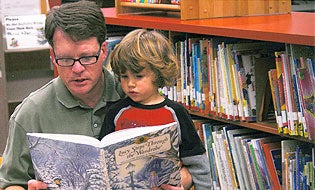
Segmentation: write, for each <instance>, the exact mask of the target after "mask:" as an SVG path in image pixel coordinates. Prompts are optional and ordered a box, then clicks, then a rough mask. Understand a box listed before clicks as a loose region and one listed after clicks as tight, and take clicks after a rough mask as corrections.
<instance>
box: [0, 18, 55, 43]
mask: <svg viewBox="0 0 315 190" xmlns="http://www.w3.org/2000/svg"><path fill="white" fill-rule="evenodd" d="M45 19H46V16H45V15H44V14H37V15H25V16H6V17H4V18H3V25H4V30H5V39H6V42H7V49H22V48H41V47H47V48H48V47H49V45H48V43H47V40H46V38H45V32H44V27H45Z"/></svg>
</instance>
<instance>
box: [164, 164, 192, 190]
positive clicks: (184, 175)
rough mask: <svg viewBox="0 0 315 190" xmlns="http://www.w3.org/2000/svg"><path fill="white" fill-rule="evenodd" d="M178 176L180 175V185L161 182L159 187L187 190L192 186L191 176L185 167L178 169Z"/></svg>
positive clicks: (171, 189)
mask: <svg viewBox="0 0 315 190" xmlns="http://www.w3.org/2000/svg"><path fill="white" fill-rule="evenodd" d="M180 176H181V181H180V182H181V184H182V185H181V186H180V187H176V186H171V185H167V184H162V185H161V189H163V190H189V189H190V188H191V187H192V184H193V182H192V177H191V175H190V173H189V171H188V169H187V168H185V167H182V168H181V169H180Z"/></svg>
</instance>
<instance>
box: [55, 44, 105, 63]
mask: <svg viewBox="0 0 315 190" xmlns="http://www.w3.org/2000/svg"><path fill="white" fill-rule="evenodd" d="M101 50H102V47H100V48H99V50H98V51H97V53H96V55H91V56H82V57H79V58H78V59H74V58H57V56H56V54H55V51H54V50H53V52H54V57H55V62H56V64H57V65H58V66H60V67H72V66H73V65H74V63H75V62H77V61H78V62H79V63H80V64H81V65H82V66H85V65H93V64H95V63H97V61H98V59H99V57H100V54H101ZM93 57H94V58H96V61H95V62H94V63H89V64H82V63H81V61H80V60H81V59H83V58H93ZM61 59H63V60H72V61H73V63H72V64H71V65H60V64H59V63H58V61H59V60H61Z"/></svg>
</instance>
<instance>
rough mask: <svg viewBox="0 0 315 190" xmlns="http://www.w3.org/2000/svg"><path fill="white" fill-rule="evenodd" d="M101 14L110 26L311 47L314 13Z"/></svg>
mask: <svg viewBox="0 0 315 190" xmlns="http://www.w3.org/2000/svg"><path fill="white" fill-rule="evenodd" d="M102 11H103V14H104V16H105V19H106V23H107V24H110V25H118V26H129V27H138V28H154V29H158V30H170V31H177V32H186V33H194V34H204V35H214V36H224V37H230V38H241V39H253V40H262V41H269V42H280V43H290V44H300V45H308V46H315V27H314V23H315V13H303V12H292V13H289V14H279V15H267V16H244V17H230V18H213V19H200V20H185V21H184V20H180V19H179V18H165V17H158V16H146V15H130V14H129V15H116V10H115V8H103V9H102Z"/></svg>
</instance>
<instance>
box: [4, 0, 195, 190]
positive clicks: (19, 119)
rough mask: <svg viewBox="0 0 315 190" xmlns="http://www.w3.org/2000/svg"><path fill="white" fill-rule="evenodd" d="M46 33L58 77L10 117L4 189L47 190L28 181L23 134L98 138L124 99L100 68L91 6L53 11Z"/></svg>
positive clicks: (101, 49)
mask: <svg viewBox="0 0 315 190" xmlns="http://www.w3.org/2000/svg"><path fill="white" fill-rule="evenodd" d="M45 35H46V39H47V40H48V42H49V44H50V45H51V47H52V50H53V55H54V60H53V61H54V64H55V66H56V68H57V71H58V74H59V76H58V77H57V78H55V79H53V80H52V81H50V82H49V83H47V84H46V85H44V86H43V87H41V88H40V89H38V90H37V91H35V92H33V93H31V94H30V95H29V96H28V97H27V98H25V100H23V102H22V103H21V104H20V105H19V106H17V108H16V109H15V111H14V113H13V114H12V116H11V118H10V121H9V135H8V141H7V146H6V149H5V151H4V154H3V163H2V166H1V168H0V188H5V189H6V190H9V189H14V190H18V189H24V188H25V189H27V188H28V189H29V190H32V189H46V188H47V185H46V184H44V183H42V182H39V181H35V180H32V179H34V178H35V175H34V169H33V165H32V162H31V158H30V154H29V148H28V145H27V141H26V133H27V132H43V133H44V132H45V133H67V134H81V135H88V136H93V137H95V138H97V137H98V136H99V132H100V128H101V126H102V123H103V120H104V117H105V114H106V112H107V110H108V107H109V106H110V105H111V104H112V103H113V102H116V101H118V100H119V99H120V98H121V97H123V96H124V95H123V93H122V91H121V89H120V86H119V83H118V82H117V80H116V79H115V78H114V77H113V76H112V75H111V74H110V73H109V72H108V71H107V70H106V69H104V68H103V62H104V60H105V58H106V42H105V40H106V25H105V20H104V17H103V14H102V12H101V10H100V8H99V6H97V5H96V4H95V3H94V2H91V1H79V2H75V3H67V4H64V5H61V6H60V7H56V8H54V9H52V10H51V12H50V13H49V14H48V15H47V18H46V24H45ZM185 171H186V172H185ZM182 173H183V181H184V182H185V184H186V181H187V184H188V185H189V184H191V176H190V175H189V173H188V172H187V170H185V169H183V170H182ZM186 175H187V177H185V176H186ZM176 188H177V189H179V188H178V187H169V186H167V187H166V188H165V189H176Z"/></svg>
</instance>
